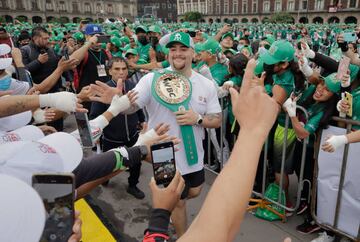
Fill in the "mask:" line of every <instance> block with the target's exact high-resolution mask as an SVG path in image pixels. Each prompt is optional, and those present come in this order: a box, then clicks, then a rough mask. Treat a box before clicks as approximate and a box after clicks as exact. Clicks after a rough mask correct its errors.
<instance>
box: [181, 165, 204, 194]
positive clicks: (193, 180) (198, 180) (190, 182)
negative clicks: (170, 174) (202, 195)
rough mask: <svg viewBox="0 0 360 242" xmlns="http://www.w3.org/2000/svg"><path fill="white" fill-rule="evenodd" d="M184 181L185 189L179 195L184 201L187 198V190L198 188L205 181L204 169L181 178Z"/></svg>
mask: <svg viewBox="0 0 360 242" xmlns="http://www.w3.org/2000/svg"><path fill="white" fill-rule="evenodd" d="M182 177H183V178H184V180H185V188H184V191H183V192H182V194H181V199H182V200H183V199H186V198H187V197H188V196H189V190H190V188H193V187H198V186H200V185H201V184H203V183H204V181H205V171H204V168H203V169H202V170H200V171H195V172H193V173H189V174H186V175H183V176H182Z"/></svg>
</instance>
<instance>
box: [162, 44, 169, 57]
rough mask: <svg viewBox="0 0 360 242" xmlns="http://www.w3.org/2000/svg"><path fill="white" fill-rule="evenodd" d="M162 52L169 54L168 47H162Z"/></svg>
mask: <svg viewBox="0 0 360 242" xmlns="http://www.w3.org/2000/svg"><path fill="white" fill-rule="evenodd" d="M162 52H163V53H164V54H165V55H168V54H169V48H166V47H165V46H163V47H162Z"/></svg>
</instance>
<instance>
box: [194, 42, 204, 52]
mask: <svg viewBox="0 0 360 242" xmlns="http://www.w3.org/2000/svg"><path fill="white" fill-rule="evenodd" d="M194 49H195V53H196V54H199V53H200V52H201V50H202V44H201V43H196V44H195V46H194Z"/></svg>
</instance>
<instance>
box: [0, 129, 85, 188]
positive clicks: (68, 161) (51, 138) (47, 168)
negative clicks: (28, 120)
mask: <svg viewBox="0 0 360 242" xmlns="http://www.w3.org/2000/svg"><path fill="white" fill-rule="evenodd" d="M0 149H1V150H2V152H1V154H0V173H4V174H8V175H12V176H15V177H17V178H19V179H21V180H23V181H25V182H26V183H28V184H31V177H32V175H33V174H35V173H59V172H72V171H73V170H74V169H75V168H76V167H77V166H78V165H79V163H80V161H81V159H82V155H83V154H82V149H81V146H80V143H79V142H78V141H77V140H76V138H74V137H73V136H72V135H70V134H67V133H63V132H58V133H54V134H50V135H48V136H46V137H44V138H41V139H39V140H38V141H16V142H10V143H4V144H2V145H0Z"/></svg>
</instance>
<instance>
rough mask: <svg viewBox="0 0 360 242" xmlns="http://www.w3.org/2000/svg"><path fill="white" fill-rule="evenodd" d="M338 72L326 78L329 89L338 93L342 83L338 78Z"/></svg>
mask: <svg viewBox="0 0 360 242" xmlns="http://www.w3.org/2000/svg"><path fill="white" fill-rule="evenodd" d="M336 74H337V73H336V72H335V73H332V74H330V75H328V76H327V77H325V78H324V81H325V85H326V87H327V89H329V91H330V92H332V93H338V92H340V89H341V83H340V81H339V80H338V79H336Z"/></svg>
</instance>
